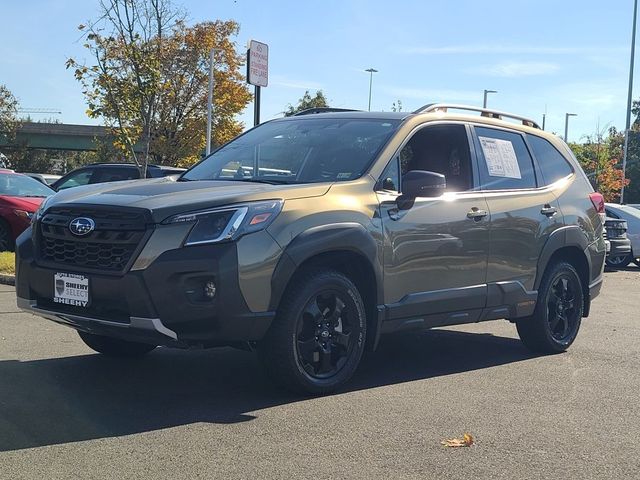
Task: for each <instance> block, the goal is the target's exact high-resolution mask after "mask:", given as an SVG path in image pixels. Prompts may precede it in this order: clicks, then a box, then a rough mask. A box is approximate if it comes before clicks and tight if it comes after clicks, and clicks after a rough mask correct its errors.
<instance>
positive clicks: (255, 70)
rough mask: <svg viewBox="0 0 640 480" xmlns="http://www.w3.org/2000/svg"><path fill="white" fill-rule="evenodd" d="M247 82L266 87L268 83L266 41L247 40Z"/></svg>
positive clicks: (267, 49) (267, 50) (267, 46)
mask: <svg viewBox="0 0 640 480" xmlns="http://www.w3.org/2000/svg"><path fill="white" fill-rule="evenodd" d="M247 82H249V83H250V84H251V85H257V86H258V87H266V86H267V84H268V83H269V45H267V44H266V43H260V42H256V41H255V40H251V42H249V55H248V59H247Z"/></svg>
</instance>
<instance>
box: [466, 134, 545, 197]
mask: <svg viewBox="0 0 640 480" xmlns="http://www.w3.org/2000/svg"><path fill="white" fill-rule="evenodd" d="M474 130H475V134H476V144H477V151H478V163H479V167H480V183H481V186H482V189H483V190H514V189H524V188H535V187H536V186H537V182H536V174H535V170H534V168H533V160H532V159H531V154H530V153H529V150H528V149H527V145H526V143H525V141H524V138H523V137H522V135H521V134H519V133H516V132H509V131H506V130H498V129H494V128H486V127H475V128H474Z"/></svg>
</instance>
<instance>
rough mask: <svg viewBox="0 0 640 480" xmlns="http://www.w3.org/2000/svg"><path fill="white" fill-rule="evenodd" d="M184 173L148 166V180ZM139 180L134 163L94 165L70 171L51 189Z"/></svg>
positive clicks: (182, 169)
mask: <svg viewBox="0 0 640 480" xmlns="http://www.w3.org/2000/svg"><path fill="white" fill-rule="evenodd" d="M184 171H185V169H184V168H176V167H166V166H163V165H148V166H147V178H160V177H166V176H169V175H178V174H180V173H182V172H184ZM138 178H140V169H139V168H138V166H137V165H136V164H134V163H92V164H91V165H86V166H84V167H80V168H76V169H75V170H72V171H70V172H69V173H67V174H66V175H65V176H64V177H62V178H60V179H58V180H57V181H55V182H54V183H53V184H51V188H53V189H54V190H56V191H59V190H65V189H67V188H71V187H79V186H80V185H89V184H92V183H106V182H119V181H121V180H136V179H138Z"/></svg>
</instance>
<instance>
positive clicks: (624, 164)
mask: <svg viewBox="0 0 640 480" xmlns="http://www.w3.org/2000/svg"><path fill="white" fill-rule="evenodd" d="M637 15H638V0H634V2H633V28H632V31H631V59H630V60H629V93H628V95H627V122H626V123H625V128H624V153H623V155H622V188H621V189H620V204H622V203H624V183H625V181H626V178H627V151H628V150H629V129H630V128H631V96H632V95H633V61H634V58H635V53H636V18H637Z"/></svg>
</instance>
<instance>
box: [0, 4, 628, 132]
mask: <svg viewBox="0 0 640 480" xmlns="http://www.w3.org/2000/svg"><path fill="white" fill-rule="evenodd" d="M175 3H176V4H177V5H180V6H182V7H183V8H184V10H185V11H186V12H188V19H189V23H197V22H199V21H205V20H215V19H222V20H227V19H233V20H236V21H237V22H239V23H240V33H239V35H238V36H237V37H236V39H235V40H236V43H237V49H238V51H245V49H246V45H247V42H248V41H249V40H250V39H254V40H258V41H261V42H264V43H267V44H268V45H269V86H268V87H266V88H263V89H262V120H268V119H271V118H275V117H278V116H281V115H282V112H283V111H284V109H285V108H286V107H287V105H288V104H289V103H291V104H296V102H297V100H298V99H299V98H300V97H301V96H302V95H303V94H304V92H305V90H310V91H311V92H312V93H314V92H315V91H316V90H318V89H321V90H322V91H323V92H324V93H325V95H326V96H327V98H328V99H329V101H330V104H331V106H334V107H343V108H355V109H367V104H368V97H369V74H368V73H366V72H365V71H364V70H365V69H367V68H371V67H373V68H375V69H376V70H378V73H375V74H374V76H373V86H372V106H371V109H372V110H386V111H389V110H391V108H392V104H393V103H394V102H396V101H397V100H400V101H401V102H402V106H403V110H414V109H416V108H418V107H420V106H421V105H424V104H427V103H433V102H440V101H446V102H453V103H464V104H470V105H476V106H481V105H482V97H483V90H484V89H491V90H497V91H498V93H496V94H491V95H489V99H488V106H489V107H490V108H494V109H497V110H504V111H508V112H512V113H517V114H520V115H523V116H526V117H530V118H533V119H534V120H537V121H538V122H539V123H542V115H543V113H545V111H546V113H547V116H546V130H549V131H553V132H556V133H558V134H560V135H562V134H563V133H564V120H565V113H567V112H570V113H575V114H577V116H576V117H572V118H571V119H570V122H569V140H570V141H580V140H584V139H585V137H586V136H587V135H593V134H594V133H595V132H596V131H597V130H598V128H599V129H600V130H603V129H605V128H608V127H609V126H615V127H616V128H618V129H624V123H625V115H626V102H627V88H628V74H629V55H630V45H631V24H632V14H633V0H611V1H607V2H605V1H601V0H562V1H560V0H475V1H474V0H451V1H445V0H441V1H438V0H415V1H406V0H396V1H390V0H383V1H380V0H370V1H365V0H340V1H335V0H325V1H317V0H316V1H305V0H297V1H278V0H272V1H266V0H262V1H255V0H254V1H248V0H235V1H234V0H207V1H203V0H176V1H175ZM0 11H1V12H2V15H1V16H2V19H3V21H2V22H1V24H2V28H0V84H5V85H6V86H7V87H8V88H9V89H10V90H11V91H12V92H13V93H14V95H15V96H16V97H17V98H18V100H19V101H20V104H21V106H22V107H24V108H51V109H55V110H59V111H61V112H62V114H55V115H45V116H48V117H53V118H56V119H58V120H60V121H62V122H64V123H85V124H88V123H96V121H95V120H91V119H89V118H88V117H87V116H86V114H85V110H86V103H85V99H84V97H83V95H82V92H81V88H80V85H79V83H78V82H76V81H75V79H74V78H73V74H72V71H70V70H65V65H64V64H65V60H66V59H67V58H69V57H74V58H76V59H80V60H82V59H83V58H84V57H85V56H86V53H85V50H84V49H83V47H82V43H83V42H82V40H81V38H80V34H79V32H78V30H77V29H76V27H77V25H79V24H80V23H85V22H86V21H87V20H89V19H92V18H95V17H96V16H97V12H98V0H22V1H16V0H0ZM638 63H640V61H639V62H636V65H637V64H638ZM636 70H637V69H636ZM637 73H638V72H637V71H636V74H637ZM638 81H640V78H639V79H638ZM634 92H635V94H634V97H635V98H640V88H636V89H635V90H634ZM32 117H33V118H34V119H37V118H41V117H42V116H41V115H40V116H37V115H32ZM240 118H241V120H242V121H243V122H244V123H245V125H246V126H247V127H250V126H252V123H253V105H252V104H250V105H249V106H248V108H247V110H246V111H245V112H244V113H243V114H242V115H241V117H240Z"/></svg>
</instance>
